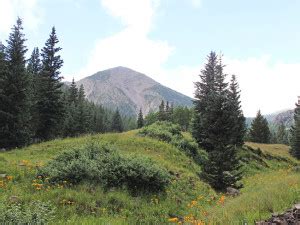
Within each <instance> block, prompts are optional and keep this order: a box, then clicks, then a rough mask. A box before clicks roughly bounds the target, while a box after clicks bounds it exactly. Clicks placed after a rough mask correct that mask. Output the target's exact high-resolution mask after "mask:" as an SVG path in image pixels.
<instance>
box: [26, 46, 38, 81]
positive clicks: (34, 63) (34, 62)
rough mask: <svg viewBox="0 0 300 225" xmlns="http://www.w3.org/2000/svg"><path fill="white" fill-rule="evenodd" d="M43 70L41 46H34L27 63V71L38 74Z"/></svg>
mask: <svg viewBox="0 0 300 225" xmlns="http://www.w3.org/2000/svg"><path fill="white" fill-rule="evenodd" d="M40 71H41V59H40V52H39V48H34V49H33V51H32V54H31V57H30V59H29V60H28V64H27V72H28V73H30V74H33V75H34V76H37V75H38V74H39V73H40Z"/></svg>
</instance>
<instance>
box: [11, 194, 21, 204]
mask: <svg viewBox="0 0 300 225" xmlns="http://www.w3.org/2000/svg"><path fill="white" fill-rule="evenodd" d="M9 201H10V202H11V203H18V202H20V198H19V197H18V196H15V195H13V196H10V197H9Z"/></svg>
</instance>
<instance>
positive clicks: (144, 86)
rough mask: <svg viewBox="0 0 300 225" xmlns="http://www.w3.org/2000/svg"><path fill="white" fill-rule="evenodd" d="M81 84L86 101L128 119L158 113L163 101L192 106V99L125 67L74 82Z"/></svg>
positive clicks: (101, 72)
mask: <svg viewBox="0 0 300 225" xmlns="http://www.w3.org/2000/svg"><path fill="white" fill-rule="evenodd" d="M81 84H82V85H83V86H84V89H85V93H86V97H87V99H88V100H90V101H92V102H94V103H95V104H101V105H103V106H105V107H107V108H111V109H116V108H118V109H119V110H120V112H121V113H122V114H124V115H129V116H136V115H137V113H138V111H139V109H140V108H142V111H143V113H144V115H146V114H147V113H148V112H151V111H157V110H158V106H159V105H160V103H161V101H162V100H164V101H165V102H166V101H168V102H170V103H172V104H174V105H182V106H188V107H191V106H192V98H190V97H188V96H186V95H183V94H181V93H179V92H177V91H174V90H172V89H170V88H168V87H165V86H163V85H161V84H160V83H158V82H156V81H155V80H153V79H151V78H150V77H148V76H146V75H145V74H142V73H139V72H137V71H134V70H132V69H129V68H126V67H115V68H112V69H108V70H104V71H100V72H98V73H96V74H94V75H92V76H89V77H86V78H84V79H82V80H79V81H78V82H77V85H81Z"/></svg>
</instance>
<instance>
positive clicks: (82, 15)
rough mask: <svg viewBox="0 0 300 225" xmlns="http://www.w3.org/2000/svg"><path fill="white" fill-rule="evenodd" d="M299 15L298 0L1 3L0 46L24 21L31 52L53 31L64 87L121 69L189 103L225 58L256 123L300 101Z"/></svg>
mask: <svg viewBox="0 0 300 225" xmlns="http://www.w3.org/2000/svg"><path fill="white" fill-rule="evenodd" d="M299 11H300V1H298V0H288V1H284V0H251V1H240V0H226V1H222V0H0V40H1V41H3V42H4V44H5V40H6V39H7V37H8V34H9V31H10V28H11V26H12V25H13V24H14V22H15V20H16V17H17V16H20V17H21V18H23V20H24V27H25V34H26V38H27V39H28V41H27V46H28V48H29V53H30V52H31V51H32V49H33V47H35V46H38V47H40V48H41V47H42V46H43V45H44V43H45V40H46V39H47V38H48V35H49V32H50V30H51V27H52V26H53V25H55V27H56V29H57V34H58V37H59V39H60V46H61V47H62V48H63V50H62V52H61V54H62V57H63V59H64V61H65V63H64V67H63V69H62V75H63V76H64V77H65V79H66V80H71V79H72V78H73V77H74V78H75V80H79V79H81V78H83V77H85V76H88V75H91V74H93V73H95V72H97V71H99V70H104V69H107V68H110V67H114V66H119V65H121V66H127V67H130V68H132V69H135V70H138V71H140V72H143V73H145V74H147V75H149V76H151V77H152V78H154V79H155V80H157V81H159V82H160V83H162V84H164V85H167V86H169V87H171V88H173V89H175V90H177V91H180V92H182V93H184V94H187V95H189V96H193V92H194V86H193V82H194V81H197V80H198V74H199V71H200V70H201V68H202V66H203V63H204V62H205V57H206V55H207V54H208V53H209V52H210V51H211V50H215V51H217V52H222V54H223V55H224V62H225V63H226V64H227V67H226V72H228V73H229V74H233V73H234V74H236V75H237V77H238V80H239V82H240V87H241V89H242V105H243V109H244V112H245V114H246V115H247V116H253V115H255V113H256V111H257V110H258V109H261V110H262V112H263V113H265V114H266V113H271V112H274V111H277V110H281V109H286V108H293V107H294V102H295V101H296V97H297V95H300V88H299V85H298V84H300V75H299V71H300V54H299V53H300V14H299Z"/></svg>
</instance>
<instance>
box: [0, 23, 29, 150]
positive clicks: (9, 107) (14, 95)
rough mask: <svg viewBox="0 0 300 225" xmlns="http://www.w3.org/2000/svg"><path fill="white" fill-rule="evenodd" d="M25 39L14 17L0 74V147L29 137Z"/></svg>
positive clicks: (8, 146)
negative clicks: (4, 67)
mask: <svg viewBox="0 0 300 225" xmlns="http://www.w3.org/2000/svg"><path fill="white" fill-rule="evenodd" d="M25 41H26V39H25V38H24V34H23V26H22V20H21V19H20V18H18V20H17V23H16V25H14V26H13V28H12V31H11V33H10V35H9V39H8V40H7V46H6V48H5V55H6V56H5V57H6V63H5V64H6V66H7V67H6V68H7V70H6V71H7V72H6V76H3V75H2V85H1V86H2V87H3V89H2V90H1V92H2V93H1V96H2V97H1V99H2V101H4V104H3V105H2V104H1V105H0V114H1V115H2V116H4V117H2V116H1V117H2V121H1V132H0V133H1V135H0V136H1V137H0V147H4V148H13V147H20V146H23V145H26V144H28V143H29V141H30V137H31V130H30V127H29V121H30V102H29V98H28V89H29V78H28V74H27V72H26V67H25V63H26V59H25V53H26V52H27V48H26V46H25ZM2 51H3V50H2ZM2 63H3V60H2Z"/></svg>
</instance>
